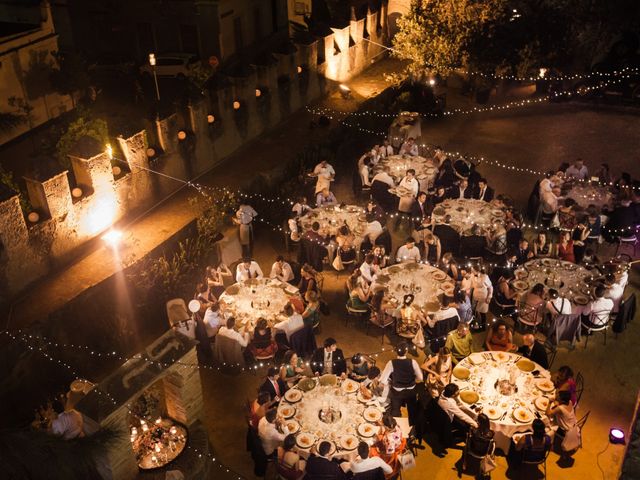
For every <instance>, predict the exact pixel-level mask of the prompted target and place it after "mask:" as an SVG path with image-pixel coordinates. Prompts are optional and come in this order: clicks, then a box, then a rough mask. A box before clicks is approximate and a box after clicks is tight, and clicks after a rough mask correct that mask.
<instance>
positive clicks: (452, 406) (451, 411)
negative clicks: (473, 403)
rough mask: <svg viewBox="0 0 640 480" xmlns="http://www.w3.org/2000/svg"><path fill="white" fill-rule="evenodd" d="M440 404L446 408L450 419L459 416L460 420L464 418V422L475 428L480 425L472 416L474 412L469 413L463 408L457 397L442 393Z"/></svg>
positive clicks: (439, 399) (443, 408)
mask: <svg viewBox="0 0 640 480" xmlns="http://www.w3.org/2000/svg"><path fill="white" fill-rule="evenodd" d="M438 405H440V408H442V410H444V412H445V413H446V414H447V415H448V416H449V420H451V421H453V417H458V419H459V420H462V421H463V422H464V423H468V424H469V425H471V426H472V427H474V428H477V427H478V424H477V423H476V421H475V420H474V419H473V418H472V417H471V415H473V414H472V412H471V411H469V412H468V413H467V412H466V411H465V410H463V408H461V406H460V405H459V404H458V402H457V401H456V399H455V398H449V397H445V396H444V395H440V398H438Z"/></svg>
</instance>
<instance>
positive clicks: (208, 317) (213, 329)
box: [202, 308, 224, 337]
mask: <svg viewBox="0 0 640 480" xmlns="http://www.w3.org/2000/svg"><path fill="white" fill-rule="evenodd" d="M202 321H203V322H204V327H205V328H206V329H207V336H209V337H212V336H213V335H215V334H216V333H217V331H218V329H219V327H220V325H222V324H223V323H224V319H223V317H222V315H221V314H220V311H219V310H218V311H217V312H214V311H213V310H211V308H207V310H206V311H205V312H204V318H203V320H202Z"/></svg>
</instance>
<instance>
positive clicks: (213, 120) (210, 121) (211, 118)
mask: <svg viewBox="0 0 640 480" xmlns="http://www.w3.org/2000/svg"><path fill="white" fill-rule="evenodd" d="M215 121H216V117H214V116H213V115H212V114H209V115H207V123H209V124H211V123H213V122H215Z"/></svg>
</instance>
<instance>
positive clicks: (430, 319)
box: [427, 295, 460, 328]
mask: <svg viewBox="0 0 640 480" xmlns="http://www.w3.org/2000/svg"><path fill="white" fill-rule="evenodd" d="M451 318H457V319H458V320H457V321H458V322H459V321H460V315H458V310H456V307H455V306H454V305H452V304H451V299H450V298H449V297H448V296H446V295H444V296H443V297H442V301H441V302H440V309H439V310H438V311H437V312H434V313H433V314H431V315H428V316H427V325H429V328H434V327H435V326H436V323H438V322H444V321H447V320H449V319H451Z"/></svg>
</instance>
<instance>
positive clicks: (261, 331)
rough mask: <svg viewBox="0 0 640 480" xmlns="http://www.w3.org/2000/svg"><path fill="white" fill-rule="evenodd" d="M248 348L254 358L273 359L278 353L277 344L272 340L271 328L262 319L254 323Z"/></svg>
mask: <svg viewBox="0 0 640 480" xmlns="http://www.w3.org/2000/svg"><path fill="white" fill-rule="evenodd" d="M248 348H249V351H250V352H251V354H252V355H253V356H254V358H267V357H273V356H274V355H275V354H276V352H277V351H278V344H277V343H276V342H275V340H273V336H272V334H271V328H270V327H269V325H268V324H267V321H266V320H265V319H264V318H259V319H258V321H257V322H256V327H255V329H254V330H253V337H252V338H251V342H250V343H249V347H248Z"/></svg>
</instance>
